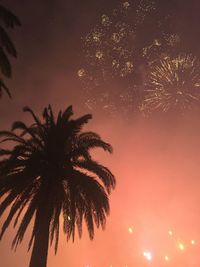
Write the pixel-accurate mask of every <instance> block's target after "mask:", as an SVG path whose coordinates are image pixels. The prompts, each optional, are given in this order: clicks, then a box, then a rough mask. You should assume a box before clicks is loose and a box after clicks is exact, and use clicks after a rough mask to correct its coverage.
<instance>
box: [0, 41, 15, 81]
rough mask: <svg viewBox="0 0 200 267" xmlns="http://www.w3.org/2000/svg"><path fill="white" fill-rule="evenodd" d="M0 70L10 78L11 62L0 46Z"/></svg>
mask: <svg viewBox="0 0 200 267" xmlns="http://www.w3.org/2000/svg"><path fill="white" fill-rule="evenodd" d="M0 70H1V72H2V73H3V75H5V76H6V77H7V78H10V77H11V76H12V69H11V64H10V62H9V60H8V58H7V56H6V54H5V52H4V50H3V49H2V47H1V46H0Z"/></svg>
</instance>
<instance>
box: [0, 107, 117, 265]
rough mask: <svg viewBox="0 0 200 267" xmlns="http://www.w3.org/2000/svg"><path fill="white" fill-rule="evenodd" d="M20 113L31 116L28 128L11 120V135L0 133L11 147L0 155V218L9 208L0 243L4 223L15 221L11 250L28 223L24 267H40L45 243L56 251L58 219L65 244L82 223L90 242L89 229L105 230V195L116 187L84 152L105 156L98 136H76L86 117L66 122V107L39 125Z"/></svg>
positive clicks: (110, 176) (69, 110)
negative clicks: (99, 151)
mask: <svg viewBox="0 0 200 267" xmlns="http://www.w3.org/2000/svg"><path fill="white" fill-rule="evenodd" d="M24 111H27V112H29V113H31V114H32V116H33V119H34V123H33V124H32V125H31V126H30V127H28V126H26V125H25V124H24V123H23V122H21V121H17V122H15V123H13V125H12V130H11V131H1V132H0V136H1V137H3V140H2V141H3V142H6V141H14V143H15V145H14V146H13V148H12V149H10V150H9V149H1V150H0V157H1V161H0V197H1V198H2V202H1V203H0V216H1V215H2V213H3V212H4V211H5V209H6V208H7V207H9V206H11V208H10V212H9V214H8V216H7V218H6V220H5V221H4V224H3V226H2V229H1V232H0V238H2V236H3V234H4V232H5V230H6V229H7V227H8V226H9V224H10V222H11V221H12V220H13V219H14V226H15V225H17V223H18V221H19V218H20V219H21V221H20V223H19V228H18V230H17V233H16V236H15V237H14V240H13V243H12V246H13V247H15V248H16V247H17V245H18V244H19V243H20V242H21V241H22V240H23V237H24V234H25V231H26V229H27V227H28V225H29V224H30V222H31V221H32V220H33V230H32V235H31V238H30V242H29V249H30V248H31V246H32V245H33V249H32V255H31V260H30V265H29V266H30V267H45V266H46V261H47V253H48V245H49V242H50V244H52V242H53V241H54V240H55V243H54V244H55V253H56V251H57V247H58V239H59V227H60V223H59V219H60V214H63V229H64V233H65V234H66V237H67V240H69V239H70V238H72V240H74V237H75V229H77V232H78V234H79V237H81V234H82V221H83V220H85V222H86V225H87V229H88V232H89V237H90V238H91V239H93V237H94V225H96V226H97V227H99V226H101V227H102V228H104V227H105V222H106V216H107V215H108V213H109V200H108V195H109V194H110V191H111V189H114V187H115V183H116V182H115V178H114V176H113V174H112V173H111V172H110V171H109V169H107V168H106V167H104V166H102V165H101V164H99V163H98V162H96V161H94V160H93V159H92V157H91V155H90V149H92V148H97V147H100V148H103V149H104V150H105V151H108V152H110V153H111V152H112V147H111V146H110V145H109V144H108V143H106V142H104V141H103V140H102V139H101V138H100V136H99V135H98V134H96V133H94V132H82V131H81V130H82V127H83V126H84V124H86V123H87V122H88V120H89V119H91V115H90V114H87V115H84V116H82V117H80V118H78V119H71V116H72V115H73V113H72V107H71V106H70V107H68V108H67V109H66V110H65V111H64V112H62V111H60V112H59V114H58V116H57V118H55V117H54V114H53V112H52V108H51V106H49V107H48V108H45V109H44V112H43V120H42V121H41V120H40V119H39V118H38V117H37V116H36V115H35V114H34V113H33V111H32V110H31V109H30V108H28V107H26V108H24ZM16 131H17V133H16ZM14 216H15V218H14Z"/></svg>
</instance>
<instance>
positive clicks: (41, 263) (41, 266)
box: [29, 206, 51, 267]
mask: <svg viewBox="0 0 200 267" xmlns="http://www.w3.org/2000/svg"><path fill="white" fill-rule="evenodd" d="M47 210H48V209H46V207H45V206H44V207H43V208H42V209H41V208H40V209H39V210H37V213H36V218H35V226H34V229H35V238H34V244H33V249H32V254H31V260H30V263H29V267H46V265H47V256H48V247H49V227H50V221H51V216H50V213H48V212H47Z"/></svg>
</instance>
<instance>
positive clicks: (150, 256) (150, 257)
mask: <svg viewBox="0 0 200 267" xmlns="http://www.w3.org/2000/svg"><path fill="white" fill-rule="evenodd" d="M143 255H144V257H145V258H146V259H147V260H148V261H151V260H152V254H151V252H149V251H145V252H144V253H143Z"/></svg>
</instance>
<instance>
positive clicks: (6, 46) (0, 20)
mask: <svg viewBox="0 0 200 267" xmlns="http://www.w3.org/2000/svg"><path fill="white" fill-rule="evenodd" d="M15 26H20V21H19V19H18V18H17V17H16V16H15V15H14V14H13V13H12V12H10V11H9V10H8V9H6V8H5V7H3V6H2V5H0V72H1V76H5V77H7V78H10V77H11V75H12V67H11V64H10V61H9V58H8V56H12V57H16V56H17V51H16V49H15V46H14V44H13V42H12V41H11V39H10V37H9V35H8V34H7V32H6V30H5V28H7V29H13V28H14V27H15ZM3 90H4V91H5V92H6V93H7V94H8V95H9V97H11V94H10V91H9V89H8V88H7V86H6V85H5V83H4V82H3V79H2V77H0V97H1V95H2V91H3Z"/></svg>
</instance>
